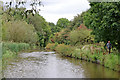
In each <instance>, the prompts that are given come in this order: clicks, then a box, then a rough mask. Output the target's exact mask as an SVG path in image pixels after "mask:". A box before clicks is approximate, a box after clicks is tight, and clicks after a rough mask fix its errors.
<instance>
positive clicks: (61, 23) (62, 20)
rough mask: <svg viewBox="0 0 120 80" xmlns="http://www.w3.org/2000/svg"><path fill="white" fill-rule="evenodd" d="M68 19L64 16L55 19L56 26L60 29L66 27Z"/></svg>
mask: <svg viewBox="0 0 120 80" xmlns="http://www.w3.org/2000/svg"><path fill="white" fill-rule="evenodd" d="M69 23H70V21H69V20H68V19H66V18H60V19H59V20H58V21H57V24H56V26H57V27H59V28H60V30H61V29H63V28H66V27H67V26H68V25H69Z"/></svg>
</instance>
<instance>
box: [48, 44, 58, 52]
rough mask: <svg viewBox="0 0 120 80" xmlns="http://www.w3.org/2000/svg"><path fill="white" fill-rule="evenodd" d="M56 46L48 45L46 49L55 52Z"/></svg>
mask: <svg viewBox="0 0 120 80" xmlns="http://www.w3.org/2000/svg"><path fill="white" fill-rule="evenodd" d="M57 45H58V44H57V43H48V44H47V46H46V49H47V50H52V51H55V48H56V47H57Z"/></svg>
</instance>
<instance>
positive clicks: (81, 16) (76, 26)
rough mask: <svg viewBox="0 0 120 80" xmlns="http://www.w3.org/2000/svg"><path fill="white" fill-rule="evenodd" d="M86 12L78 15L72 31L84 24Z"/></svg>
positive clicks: (73, 21) (72, 22)
mask: <svg viewBox="0 0 120 80" xmlns="http://www.w3.org/2000/svg"><path fill="white" fill-rule="evenodd" d="M84 14H85V12H82V13H81V14H78V15H77V16H75V17H74V19H73V20H72V21H71V23H70V26H71V30H72V29H77V28H78V27H79V26H80V25H81V24H83V17H84Z"/></svg>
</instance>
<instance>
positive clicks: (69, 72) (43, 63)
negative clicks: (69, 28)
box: [4, 52, 120, 78]
mask: <svg viewBox="0 0 120 80" xmlns="http://www.w3.org/2000/svg"><path fill="white" fill-rule="evenodd" d="M4 77H6V78H118V77H120V73H118V72H115V71H112V70H109V69H107V68H104V67H103V66H101V65H98V64H93V63H90V62H86V61H83V60H78V59H74V58H69V57H61V56H60V55H58V54H54V52H32V53H22V54H20V55H19V58H18V59H16V60H15V61H14V62H11V64H10V65H8V67H7V69H6V70H5V71H4Z"/></svg>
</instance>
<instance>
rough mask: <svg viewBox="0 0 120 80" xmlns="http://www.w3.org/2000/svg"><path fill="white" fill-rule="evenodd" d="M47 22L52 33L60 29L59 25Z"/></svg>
mask: <svg viewBox="0 0 120 80" xmlns="http://www.w3.org/2000/svg"><path fill="white" fill-rule="evenodd" d="M48 24H49V26H50V28H51V32H52V34H54V33H57V32H59V31H60V27H57V26H56V25H55V24H54V23H52V22H49V23H48Z"/></svg>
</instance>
